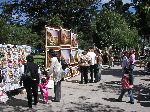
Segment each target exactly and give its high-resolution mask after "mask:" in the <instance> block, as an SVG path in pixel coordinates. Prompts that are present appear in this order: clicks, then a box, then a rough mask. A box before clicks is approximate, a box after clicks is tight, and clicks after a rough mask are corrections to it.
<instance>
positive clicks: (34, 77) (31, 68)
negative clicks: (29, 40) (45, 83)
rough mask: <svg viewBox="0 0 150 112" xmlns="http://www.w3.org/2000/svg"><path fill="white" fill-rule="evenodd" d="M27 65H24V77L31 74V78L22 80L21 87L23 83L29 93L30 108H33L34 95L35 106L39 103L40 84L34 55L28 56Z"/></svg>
mask: <svg viewBox="0 0 150 112" xmlns="http://www.w3.org/2000/svg"><path fill="white" fill-rule="evenodd" d="M26 60H27V63H26V64H25V65H24V75H25V74H27V72H30V76H28V77H26V78H25V77H24V78H23V77H22V78H21V83H20V84H21V85H22V82H23V86H24V88H25V89H26V92H27V99H28V107H29V108H32V95H33V97H34V105H37V103H38V84H39V80H40V78H39V73H38V65H37V64H35V63H34V58H33V56H32V55H28V56H27V57H26Z"/></svg>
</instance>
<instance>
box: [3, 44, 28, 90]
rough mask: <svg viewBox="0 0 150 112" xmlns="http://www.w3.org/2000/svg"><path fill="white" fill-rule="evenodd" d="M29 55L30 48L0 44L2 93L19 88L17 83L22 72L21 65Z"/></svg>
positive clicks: (22, 67)
mask: <svg viewBox="0 0 150 112" xmlns="http://www.w3.org/2000/svg"><path fill="white" fill-rule="evenodd" d="M30 53H31V47H30V46H27V45H11V44H7V45H2V44H0V54H1V55H0V75H1V76H2V77H1V82H0V84H1V87H2V88H3V90H4V91H11V90H15V89H18V88H21V86H20V85H19V81H20V76H21V75H22V74H23V72H24V66H23V64H24V63H25V62H26V56H27V55H29V54H30Z"/></svg>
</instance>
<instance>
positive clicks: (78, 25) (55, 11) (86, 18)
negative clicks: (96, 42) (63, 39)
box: [2, 0, 99, 40]
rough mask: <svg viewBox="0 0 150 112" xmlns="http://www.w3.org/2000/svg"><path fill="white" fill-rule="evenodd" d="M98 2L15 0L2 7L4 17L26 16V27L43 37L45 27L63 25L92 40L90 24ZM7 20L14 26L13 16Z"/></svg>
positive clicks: (86, 0)
mask: <svg viewBox="0 0 150 112" xmlns="http://www.w3.org/2000/svg"><path fill="white" fill-rule="evenodd" d="M97 1H99V0H84V1H82V2H81V1H78V0H25V1H24V0H21V1H20V0H14V1H12V2H10V3H9V2H8V3H6V2H5V3H3V4H2V6H3V15H16V14H17V15H18V16H21V15H22V14H24V15H25V17H26V19H25V21H24V24H25V26H27V27H31V28H32V29H33V31H35V32H37V33H38V34H39V35H40V36H41V37H43V36H44V34H43V33H42V32H43V30H44V26H45V25H50V26H54V25H56V26H59V25H62V27H64V28H67V29H72V30H73V31H78V32H83V33H84V37H83V40H85V39H87V40H88V39H90V40H92V37H91V35H92V31H91V28H90V22H91V20H92V18H93V16H95V14H96V3H97ZM7 18H8V19H7V20H8V21H10V23H11V24H14V23H13V18H11V16H8V17H7ZM55 20H56V21H57V20H58V23H57V22H55V24H54V21H55ZM59 23H61V24H59ZM41 31H42V32H41ZM42 39H43V38H42Z"/></svg>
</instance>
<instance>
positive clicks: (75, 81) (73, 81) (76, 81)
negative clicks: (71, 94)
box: [66, 80, 80, 83]
mask: <svg viewBox="0 0 150 112" xmlns="http://www.w3.org/2000/svg"><path fill="white" fill-rule="evenodd" d="M66 82H72V83H80V81H79V80H70V81H69V80H66Z"/></svg>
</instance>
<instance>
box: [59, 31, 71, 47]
mask: <svg viewBox="0 0 150 112" xmlns="http://www.w3.org/2000/svg"><path fill="white" fill-rule="evenodd" d="M60 40H61V43H60V44H61V45H71V30H66V29H61V38H60Z"/></svg>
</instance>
